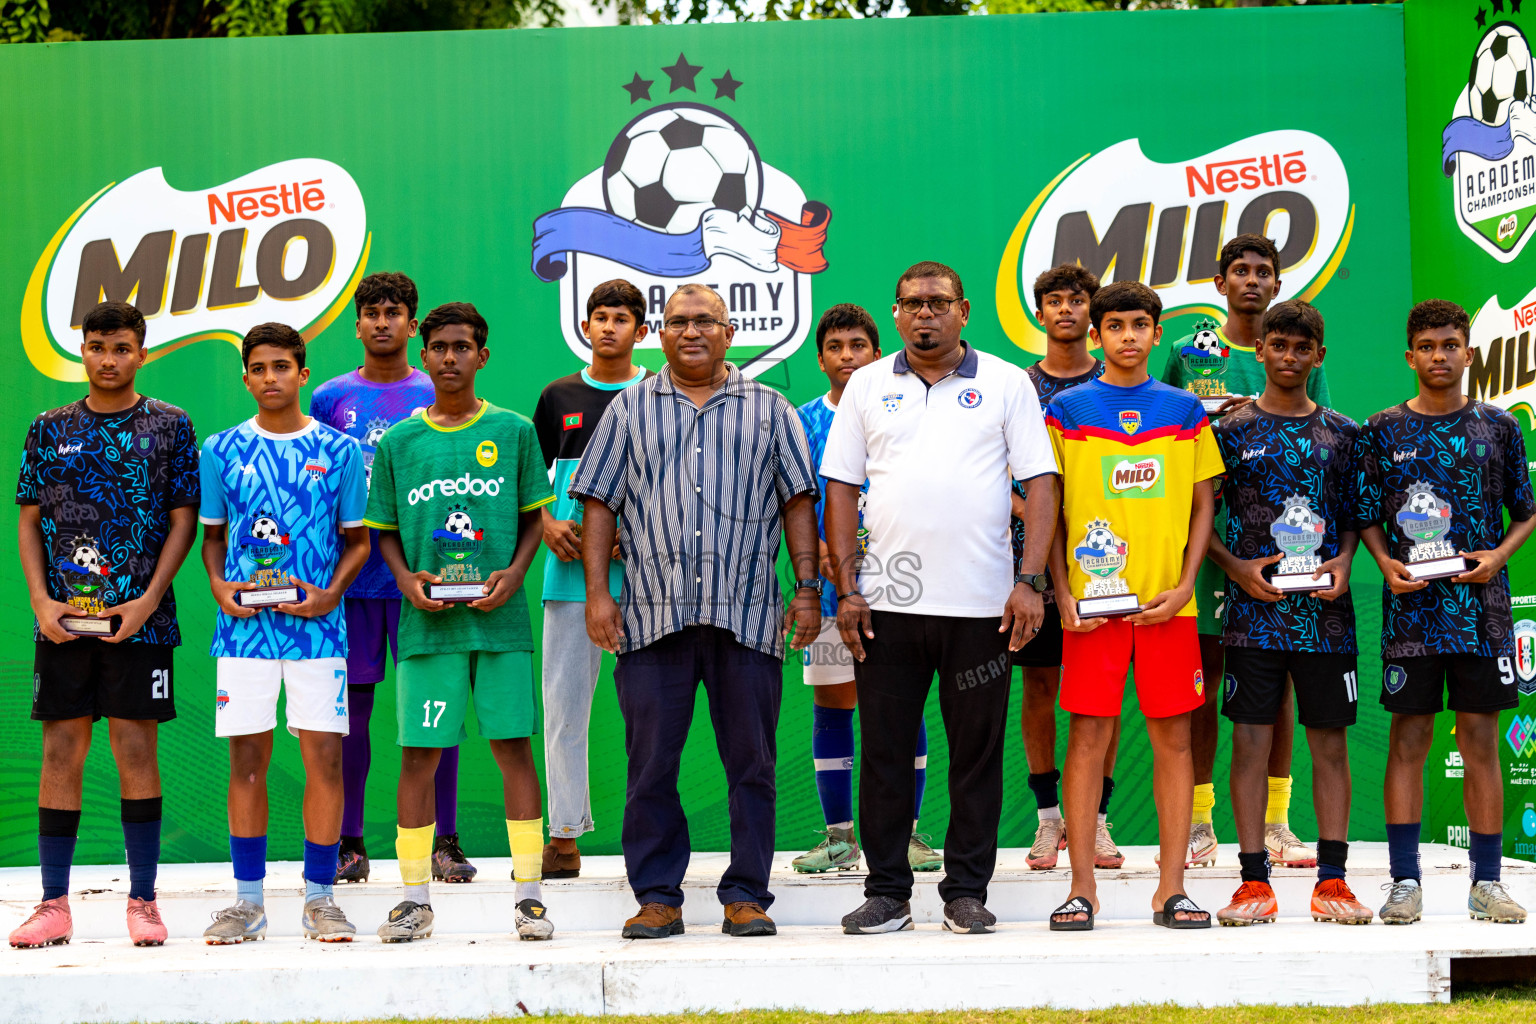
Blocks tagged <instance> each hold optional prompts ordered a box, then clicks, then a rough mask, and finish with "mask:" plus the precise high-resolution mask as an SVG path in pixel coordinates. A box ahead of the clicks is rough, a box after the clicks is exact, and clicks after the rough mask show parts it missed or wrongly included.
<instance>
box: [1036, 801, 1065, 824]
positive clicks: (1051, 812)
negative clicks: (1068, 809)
mask: <svg viewBox="0 0 1536 1024" xmlns="http://www.w3.org/2000/svg"><path fill="white" fill-rule="evenodd" d="M1052 819H1055V820H1058V821H1059V820H1060V819H1061V805H1060V804H1057V805H1056V806H1055V807H1042V808H1040V820H1041V821H1050V820H1052Z"/></svg>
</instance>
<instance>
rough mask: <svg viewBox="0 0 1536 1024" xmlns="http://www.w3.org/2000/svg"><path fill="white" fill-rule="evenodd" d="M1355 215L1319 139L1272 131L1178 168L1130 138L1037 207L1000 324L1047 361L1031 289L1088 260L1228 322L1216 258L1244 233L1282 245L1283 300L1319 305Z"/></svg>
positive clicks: (1002, 293)
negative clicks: (1219, 297) (1218, 300)
mask: <svg viewBox="0 0 1536 1024" xmlns="http://www.w3.org/2000/svg"><path fill="white" fill-rule="evenodd" d="M1354 216H1355V211H1354V207H1353V206H1352V205H1351V203H1350V192H1349V175H1348V173H1347V172H1346V171H1345V169H1344V162H1343V160H1342V159H1340V157H1339V154H1338V153H1337V152H1336V151H1335V150H1334V148H1333V146H1331V145H1330V144H1329V143H1328V141H1327V140H1326V139H1324V138H1322V137H1321V136H1318V135H1314V134H1313V133H1311V132H1305V131H1299V130H1296V129H1282V130H1279V131H1271V132H1264V133H1262V134H1259V135H1253V136H1250V137H1248V138H1246V139H1240V140H1238V141H1235V142H1233V143H1231V144H1230V145H1227V146H1223V147H1222V148H1220V149H1218V150H1215V151H1214V152H1211V153H1205V154H1201V155H1195V156H1191V157H1189V158H1188V159H1184V160H1175V161H1173V162H1171V163H1158V162H1156V161H1153V160H1151V159H1149V158H1148V157H1147V156H1146V155H1145V154H1144V153H1143V152H1142V150H1141V142H1140V140H1138V139H1127V140H1125V141H1123V142H1118V143H1116V144H1114V145H1112V146H1110V147H1109V148H1108V149H1105V150H1102V151H1100V152H1098V153H1092V154H1090V155H1088V156H1085V157H1082V158H1081V159H1079V160H1077V161H1076V162H1075V163H1072V164H1071V165H1069V166H1068V167H1066V168H1065V169H1063V170H1062V171H1061V173H1060V174H1058V175H1056V177H1055V178H1053V179H1052V180H1051V181H1049V182H1047V183H1046V184H1045V186H1044V187H1043V188H1041V189H1040V191H1039V192H1038V193H1037V194H1036V195H1035V197H1034V199H1033V200H1032V201H1031V202H1030V203H1029V205H1028V207H1027V208H1026V209H1025V210H1024V213H1023V215H1022V216H1021V217H1020V218H1019V221H1018V223H1017V224H1016V225H1015V226H1014V229H1013V233H1012V235H1010V237H1009V239H1008V243H1007V245H1006V246H1004V248H1003V253H1002V259H1001V262H1000V265H999V267H998V274H997V311H998V319H999V320H1000V321H1001V323H1002V327H1003V330H1004V332H1005V333H1007V335H1008V337H1009V338H1010V339H1012V340H1013V343H1014V344H1016V345H1018V346H1019V347H1020V348H1023V349H1025V350H1027V351H1030V352H1036V353H1041V354H1043V353H1044V352H1045V329H1044V328H1043V327H1042V326H1041V325H1040V324H1039V323H1038V322H1037V321H1036V320H1035V318H1034V315H1033V313H1032V312H1031V307H1032V306H1033V305H1034V292H1033V290H1032V285H1033V282H1034V278H1035V275H1036V274H1038V273H1039V272H1040V270H1041V269H1042V268H1044V267H1054V266H1056V265H1058V264H1061V263H1078V264H1081V265H1082V266H1084V267H1086V268H1087V269H1089V270H1091V271H1093V272H1094V273H1095V274H1097V275H1098V276H1099V278H1100V280H1102V281H1103V282H1104V283H1106V284H1108V283H1109V282H1110V281H1111V280H1114V281H1141V282H1142V283H1144V284H1147V285H1150V286H1152V287H1153V288H1156V289H1158V291H1159V293H1160V294H1161V296H1162V300H1163V317H1164V319H1165V320H1166V319H1167V318H1168V317H1172V316H1178V315H1180V314H1187V313H1194V314H1201V315H1205V316H1210V317H1220V316H1222V315H1223V312H1224V311H1223V310H1221V309H1218V308H1216V307H1215V306H1213V305H1212V304H1211V300H1212V294H1211V291H1212V290H1211V284H1210V283H1211V280H1212V278H1214V277H1215V276H1216V271H1217V265H1216V260H1217V256H1218V255H1219V254H1220V252H1221V247H1222V245H1223V244H1224V243H1226V242H1228V241H1230V240H1231V239H1232V238H1234V237H1236V236H1237V235H1239V234H1243V233H1247V232H1252V233H1255V234H1262V235H1267V236H1268V237H1270V238H1273V239H1275V241H1276V244H1277V245H1278V246H1279V249H1280V267H1279V271H1280V277H1281V281H1282V283H1283V285H1284V288H1283V291H1282V292H1281V294H1278V295H1276V296H1275V298H1276V300H1277V301H1278V300H1280V299H1292V298H1302V299H1307V300H1309V301H1310V300H1312V299H1314V298H1315V297H1316V296H1317V294H1318V293H1319V292H1321V291H1322V290H1323V288H1324V287H1325V286H1326V285H1327V284H1328V282H1329V281H1330V280H1332V279H1333V275H1334V273H1335V272H1336V271H1337V270H1338V268H1339V264H1340V261H1342V260H1343V258H1344V252H1345V250H1346V249H1347V248H1348V246H1349V239H1350V234H1351V232H1352V231H1353V229H1354ZM1212 340H1217V339H1212ZM1197 358H1200V359H1202V360H1205V359H1215V358H1219V357H1218V356H1216V355H1215V354H1213V352H1210V351H1207V352H1204V353H1201V354H1200V355H1199V356H1198V357H1197ZM1211 369H1213V370H1214V369H1216V366H1215V364H1212V366H1211Z"/></svg>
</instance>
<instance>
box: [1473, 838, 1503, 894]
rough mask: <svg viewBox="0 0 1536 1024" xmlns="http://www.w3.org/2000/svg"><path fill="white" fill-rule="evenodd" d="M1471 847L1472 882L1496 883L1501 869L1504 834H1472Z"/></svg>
mask: <svg viewBox="0 0 1536 1024" xmlns="http://www.w3.org/2000/svg"><path fill="white" fill-rule="evenodd" d="M1471 837H1472V841H1471V842H1470V843H1468V844H1467V845H1468V846H1469V847H1471V856H1472V881H1474V882H1497V881H1498V880H1499V871H1500V869H1501V868H1502V867H1503V861H1502V858H1503V856H1504V833H1503V832H1472V833H1471Z"/></svg>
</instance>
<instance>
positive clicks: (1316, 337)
mask: <svg viewBox="0 0 1536 1024" xmlns="http://www.w3.org/2000/svg"><path fill="white" fill-rule="evenodd" d="M1325 352H1326V349H1325V348H1324V347H1323V318H1322V315H1321V314H1319V313H1318V311H1317V310H1316V309H1315V308H1313V307H1312V306H1311V305H1310V304H1308V303H1306V302H1298V301H1291V302H1282V303H1279V304H1277V305H1275V306H1271V307H1270V308H1269V310H1268V311H1267V312H1266V313H1265V314H1264V324H1263V335H1262V339H1261V341H1260V344H1259V350H1258V354H1259V358H1260V360H1261V361H1262V362H1263V364H1264V373H1265V377H1266V382H1265V386H1264V391H1263V393H1262V394H1260V395H1259V397H1258V399H1257V400H1255V401H1253V402H1251V403H1248V404H1245V405H1243V406H1242V407H1241V408H1238V409H1234V410H1232V411H1230V412H1228V413H1227V414H1226V415H1225V416H1222V417H1221V418H1220V419H1218V420H1217V421H1216V423H1215V425H1214V426H1213V427H1212V428H1211V429H1212V431H1213V432H1214V433H1215V435H1216V441H1217V443H1218V444H1220V446H1221V454H1222V461H1223V462H1224V463H1225V464H1226V467H1227V475H1226V477H1225V478H1224V480H1223V484H1222V499H1223V502H1224V504H1225V505H1226V508H1227V513H1228V514H1227V517H1226V527H1225V531H1224V532H1225V538H1223V537H1222V536H1221V535H1219V534H1213V535H1212V537H1211V547H1210V557H1211V561H1213V562H1214V563H1215V564H1216V566H1217V567H1218V568H1220V569H1221V570H1222V572H1224V573H1225V574H1226V576H1227V578H1228V579H1230V580H1232V582H1233V583H1234V584H1236V585H1235V586H1232V587H1229V588H1228V589H1227V600H1226V611H1225V617H1224V633H1223V637H1222V643H1223V644H1225V646H1226V666H1225V671H1224V673H1223V678H1222V711H1223V713H1225V714H1226V716H1227V717H1228V718H1229V719H1231V720H1232V779H1231V790H1232V813H1233V817H1234V818H1235V819H1236V823H1237V836H1238V844H1239V846H1238V849H1239V851H1240V852H1239V853H1238V860H1239V862H1240V863H1241V866H1242V884H1241V885H1240V886H1239V887H1238V890H1237V893H1236V894H1235V895H1234V896H1233V897H1232V902H1231V904H1230V905H1228V906H1227V907H1224V908H1223V909H1222V910H1220V911H1218V912H1217V914H1216V919H1217V920H1218V921H1220V922H1221V923H1222V924H1224V925H1248V924H1266V923H1269V922H1272V921H1274V920H1275V918H1276V917H1277V916H1278V914H1279V907H1278V905H1277V903H1276V900H1275V892H1274V889H1273V888H1271V886H1270V884H1269V856H1268V853H1267V851H1266V850H1265V848H1264V838H1265V837H1264V831H1265V829H1264V810H1265V802H1266V790H1267V783H1266V774H1267V765H1268V763H1269V756H1270V748H1271V746H1272V744H1273V742H1274V737H1275V732H1276V729H1275V721H1276V718H1277V716H1278V715H1279V714H1280V708H1281V704H1282V702H1283V701H1284V698H1285V692H1286V677H1287V676H1290V677H1291V678H1292V679H1294V680H1295V691H1296V705H1297V707H1298V709H1299V712H1300V718H1301V724H1302V725H1303V726H1304V727H1305V728H1306V730H1307V743H1308V745H1309V746H1310V747H1311V750H1312V762H1313V769H1312V778H1313V789H1312V799H1313V803H1314V805H1315V806H1316V809H1317V823H1318V835H1319V836H1320V838H1319V840H1318V844H1317V864H1318V868H1317V877H1318V881H1317V885H1316V887H1315V888H1314V889H1313V891H1312V916H1313V918H1315V919H1316V920H1319V921H1336V922H1339V923H1341V924H1367V923H1369V922H1370V920H1371V912H1370V910H1369V909H1367V908H1366V907H1364V906H1362V905H1361V904H1360V901H1359V900H1357V899H1355V896H1354V893H1352V892H1350V890H1349V886H1348V885H1347V884H1346V883H1345V881H1344V865H1345V860H1346V858H1347V856H1348V852H1349V845H1348V843H1347V839H1348V837H1349V794H1350V779H1349V748H1348V745H1347V740H1346V737H1345V730H1346V729H1347V728H1348V727H1349V726H1351V725H1354V724H1355V706H1356V700H1357V695H1358V685H1357V675H1356V669H1355V660H1356V653H1357V652H1356V648H1355V611H1354V606H1353V604H1352V602H1351V600H1350V596H1349V570H1350V564H1351V562H1352V561H1353V558H1354V553H1355V548H1356V546H1357V545H1358V544H1359V539H1360V538H1359V533H1358V532H1357V530H1356V525H1355V522H1354V519H1355V513H1356V509H1357V505H1358V501H1357V488H1358V478H1357V474H1356V441H1357V438H1358V436H1359V433H1360V427H1359V425H1358V424H1356V423H1355V422H1354V421H1353V420H1351V419H1349V418H1348V417H1346V416H1344V415H1342V414H1340V413H1337V412H1334V411H1332V410H1331V409H1326V408H1324V407H1323V406H1321V405H1319V404H1318V403H1317V402H1315V401H1313V400H1312V398H1311V397H1310V396H1309V394H1308V384H1309V378H1310V377H1311V375H1312V373H1313V371H1314V370H1317V369H1319V368H1320V367H1321V366H1322V364H1323V356H1324V354H1325ZM1271 568H1272V569H1273V570H1274V571H1273V573H1272V574H1271V573H1266V571H1265V570H1268V569H1271ZM1302 588H1312V589H1310V590H1307V589H1302Z"/></svg>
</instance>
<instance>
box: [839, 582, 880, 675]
mask: <svg viewBox="0 0 1536 1024" xmlns="http://www.w3.org/2000/svg"><path fill="white" fill-rule="evenodd" d="M837 635H838V636H840V637H842V638H843V645H844V646H845V647H847V648H848V653H850V654H852V655H853V660H854V661H863V660H864V641H865V640H873V639H874V638H875V622H874V618H873V616H872V615H871V613H870V610H869V602H868V601H866V600H864V595H863V594H849V595H848V596H846V597H844V598H843V599H842V600H841V601H839V602H837Z"/></svg>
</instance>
